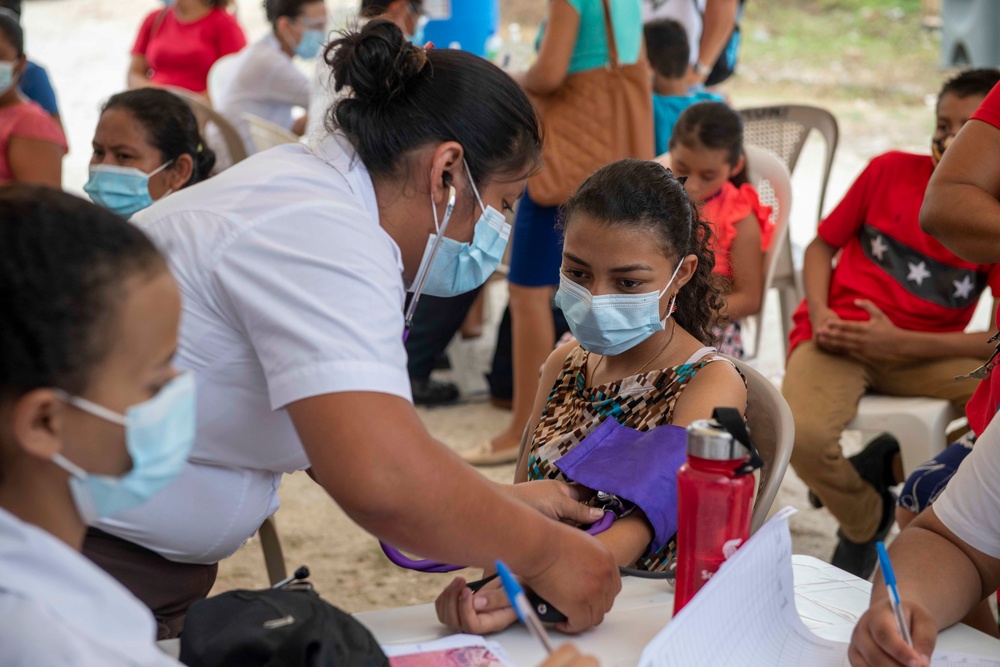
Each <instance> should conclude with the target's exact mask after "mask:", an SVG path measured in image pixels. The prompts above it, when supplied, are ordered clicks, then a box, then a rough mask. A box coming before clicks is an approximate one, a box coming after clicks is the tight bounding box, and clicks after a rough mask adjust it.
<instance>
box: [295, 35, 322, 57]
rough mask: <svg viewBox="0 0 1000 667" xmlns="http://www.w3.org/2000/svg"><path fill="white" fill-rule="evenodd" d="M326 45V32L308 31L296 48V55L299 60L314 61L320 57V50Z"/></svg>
mask: <svg viewBox="0 0 1000 667" xmlns="http://www.w3.org/2000/svg"><path fill="white" fill-rule="evenodd" d="M325 44H326V31H325V30H306V31H305V32H303V33H302V39H300V40H299V43H298V45H297V46H296V47H295V55H297V56H298V57H299V58H304V59H306V60H312V59H313V58H315V57H316V56H318V55H319V52H320V50H321V49H322V48H323V46H324V45H325Z"/></svg>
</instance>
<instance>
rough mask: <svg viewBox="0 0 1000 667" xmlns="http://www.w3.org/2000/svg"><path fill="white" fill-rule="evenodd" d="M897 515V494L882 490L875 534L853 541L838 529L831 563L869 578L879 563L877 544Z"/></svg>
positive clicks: (887, 532) (855, 574) (856, 574)
mask: <svg viewBox="0 0 1000 667" xmlns="http://www.w3.org/2000/svg"><path fill="white" fill-rule="evenodd" d="M895 517H896V495H895V494H894V493H892V492H891V491H883V492H882V519H881V521H879V525H878V529H876V531H875V535H873V536H872V538H871V539H870V540H868V541H866V542H851V541H850V540H849V539H847V538H846V537H844V532H843V531H841V530H838V531H837V537H838V538H839V540H838V541H837V548H836V549H835V550H834V552H833V558H832V559H831V561H830V563H831V564H832V565H833V566H834V567H839V568H840V569H841V570H845V571H847V572H850V573H851V574H853V575H854V576H856V577H861V578H862V579H868V577H870V576H872V572H874V571H875V565H876V564H877V563H878V553H877V551H876V549H875V544H876V543H877V542H881V541H882V540H884V539H885V536H886V535H888V534H889V529H891V528H892V524H893V522H894V521H895Z"/></svg>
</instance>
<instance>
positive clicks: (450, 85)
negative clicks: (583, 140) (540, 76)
mask: <svg viewBox="0 0 1000 667" xmlns="http://www.w3.org/2000/svg"><path fill="white" fill-rule="evenodd" d="M324 57H325V59H326V62H327V63H328V64H329V65H330V66H331V67H332V68H333V79H334V89H335V90H337V91H341V90H343V89H344V88H345V87H349V88H351V94H350V95H349V96H348V97H346V98H344V99H343V100H341V101H340V102H338V103H337V104H336V105H335V106H334V107H332V108H331V109H330V112H329V115H328V117H327V127H328V129H329V130H330V131H332V132H335V131H340V132H342V133H343V134H344V135H346V136H347V138H348V139H349V140H350V141H351V143H352V144H353V145H354V148H355V150H357V152H358V156H359V157H360V158H361V161H362V162H363V163H364V165H365V167H366V168H367V169H368V171H369V173H370V174H371V175H372V178H373V179H376V180H378V179H392V178H397V177H399V176H400V175H401V172H402V167H403V165H404V163H405V160H406V158H407V155H408V153H409V152H410V151H412V150H414V149H415V148H419V147H421V146H424V145H426V144H430V143H433V142H444V141H457V142H458V143H460V144H461V145H462V147H463V148H464V149H465V159H466V161H467V162H468V164H469V170H470V171H471V172H472V178H473V180H475V181H476V182H477V183H479V184H480V186H481V184H482V183H484V182H486V181H488V180H489V179H490V178H491V177H492V176H494V175H496V174H503V173H511V172H519V173H523V174H525V175H526V174H527V173H528V172H529V171H531V170H532V169H534V167H535V166H536V165H537V163H538V161H539V159H540V156H541V150H542V138H541V135H540V134H539V129H538V117H537V115H536V114H535V108H534V106H532V104H531V101H530V100H529V99H528V97H527V95H525V93H524V91H523V90H522V89H521V87H520V86H518V85H517V84H516V83H515V82H514V80H513V79H511V78H510V77H509V76H507V74H505V73H504V72H503V70H501V69H500V68H499V67H497V66H495V65H493V64H492V63H490V62H489V61H488V60H485V59H484V58H479V57H478V56H474V55H472V54H471V53H466V52H465V51H459V50H457V49H431V50H424V49H423V48H421V47H418V46H415V45H413V44H411V43H410V42H408V41H407V40H406V39H404V38H403V33H402V31H401V30H400V29H399V28H398V27H397V26H396V25H395V24H394V23H392V22H391V21H387V20H385V19H373V20H371V21H369V22H368V23H367V24H365V26H364V27H363V28H361V30H360V32H352V33H343V34H342V37H341V38H340V39H338V40H336V41H334V42H333V43H332V44H330V45H329V46H328V47H327V49H326V53H325V56H324Z"/></svg>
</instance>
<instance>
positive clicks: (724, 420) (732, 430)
mask: <svg viewBox="0 0 1000 667" xmlns="http://www.w3.org/2000/svg"><path fill="white" fill-rule="evenodd" d="M712 419H714V420H715V421H716V422H717V423H718V424H719V426H721V427H722V428H724V429H725V430H726V431H728V432H729V434H730V435H731V436H733V437H734V438H736V440H737V441H738V442H739V443H740V444H742V445H743V446H744V447H746V448H747V451H748V452H750V458H749V459H748V460H747V462H746V463H744V464H743V465H741V466H738V467H737V468H736V469H735V470H733V472H734V473H736V476H737V477H742V476H743V475H749V474H750V473H752V472H753V471H754V470H757V469H758V468H763V467H764V459H762V458H761V457H760V452H758V451H757V448H756V447H754V444H753V442H752V441H751V440H750V433H748V432H747V425H746V423H745V422H744V421H743V417H741V416H740V411H739V410H737V409H736V408H715V410H713V411H712Z"/></svg>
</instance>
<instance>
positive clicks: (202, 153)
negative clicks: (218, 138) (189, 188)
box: [187, 143, 215, 185]
mask: <svg viewBox="0 0 1000 667" xmlns="http://www.w3.org/2000/svg"><path fill="white" fill-rule="evenodd" d="M193 157H194V173H193V174H192V175H191V180H190V181H189V182H188V183H187V185H194V184H195V183H200V182H201V181H204V180H205V179H206V178H208V177H209V176H210V175H211V173H212V168H213V167H214V166H215V151H213V150H212V149H211V148H209V147H208V146H206V145H205V144H204V143H202V144H201V145H200V146H199V147H198V152H197V153H195V154H194V155H193Z"/></svg>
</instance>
